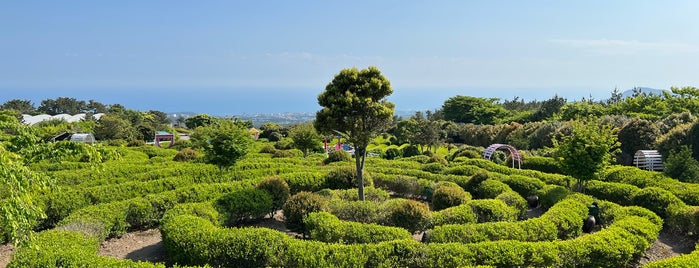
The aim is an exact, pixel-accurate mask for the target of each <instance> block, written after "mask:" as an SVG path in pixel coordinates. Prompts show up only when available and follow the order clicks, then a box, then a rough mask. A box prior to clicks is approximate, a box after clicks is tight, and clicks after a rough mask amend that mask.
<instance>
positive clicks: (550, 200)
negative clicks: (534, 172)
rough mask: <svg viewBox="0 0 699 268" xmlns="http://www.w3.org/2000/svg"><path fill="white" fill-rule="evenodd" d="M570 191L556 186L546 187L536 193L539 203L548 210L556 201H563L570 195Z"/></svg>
mask: <svg viewBox="0 0 699 268" xmlns="http://www.w3.org/2000/svg"><path fill="white" fill-rule="evenodd" d="M570 193H571V192H570V190H568V189H567V188H565V187H562V186H557V185H546V186H544V188H541V190H539V191H537V195H538V196H539V203H540V204H541V206H542V207H544V208H550V207H551V206H553V205H554V204H556V203H558V201H561V200H563V199H564V198H566V196H568V195H569V194H570Z"/></svg>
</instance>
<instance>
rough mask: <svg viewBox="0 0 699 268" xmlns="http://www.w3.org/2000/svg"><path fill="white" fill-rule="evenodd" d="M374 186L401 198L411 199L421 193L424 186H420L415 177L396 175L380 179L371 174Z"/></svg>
mask: <svg viewBox="0 0 699 268" xmlns="http://www.w3.org/2000/svg"><path fill="white" fill-rule="evenodd" d="M372 178H373V179H374V184H375V186H376V187H381V188H384V189H387V190H390V191H393V192H394V193H395V194H397V195H400V196H403V197H412V196H415V195H420V194H422V193H423V189H424V187H425V186H423V185H421V184H420V180H418V179H417V178H415V177H410V176H404V175H397V176H391V175H389V176H387V177H382V178H381V177H380V175H378V174H373V175H372Z"/></svg>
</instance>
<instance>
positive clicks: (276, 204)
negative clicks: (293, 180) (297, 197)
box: [257, 177, 290, 210]
mask: <svg viewBox="0 0 699 268" xmlns="http://www.w3.org/2000/svg"><path fill="white" fill-rule="evenodd" d="M257 189H261V190H264V191H265V192H267V193H268V194H269V195H270V196H272V209H273V210H277V209H281V208H282V206H283V205H284V203H286V200H287V199H289V195H290V191H289V184H287V183H286V181H285V180H284V179H282V178H279V177H269V178H265V179H263V180H262V181H261V182H260V184H258V185H257Z"/></svg>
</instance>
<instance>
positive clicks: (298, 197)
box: [282, 192, 328, 235]
mask: <svg viewBox="0 0 699 268" xmlns="http://www.w3.org/2000/svg"><path fill="white" fill-rule="evenodd" d="M282 210H283V211H284V217H285V218H286V219H285V220H284V223H285V224H286V228H289V230H292V231H295V232H301V233H303V234H304V235H305V234H306V228H305V226H304V224H303V220H304V218H305V217H306V216H308V214H310V213H312V212H320V211H327V210H328V200H327V199H325V198H323V197H322V196H319V195H317V194H314V193H309V192H299V193H297V194H295V195H293V196H291V197H289V199H288V200H286V203H284V206H283V207H282Z"/></svg>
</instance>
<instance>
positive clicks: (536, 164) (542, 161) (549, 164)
mask: <svg viewBox="0 0 699 268" xmlns="http://www.w3.org/2000/svg"><path fill="white" fill-rule="evenodd" d="M522 168H523V169H532V170H538V171H541V172H546V173H558V174H563V171H562V170H561V167H560V166H559V165H558V162H557V161H556V159H554V158H552V157H543V156H527V157H524V158H523V159H522Z"/></svg>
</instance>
